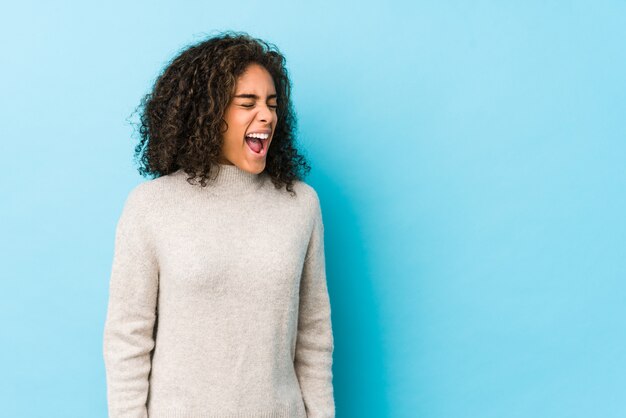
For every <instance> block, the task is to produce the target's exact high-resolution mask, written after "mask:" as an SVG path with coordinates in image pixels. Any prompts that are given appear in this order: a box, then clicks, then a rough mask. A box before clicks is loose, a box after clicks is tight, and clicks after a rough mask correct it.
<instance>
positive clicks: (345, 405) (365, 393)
mask: <svg viewBox="0 0 626 418" xmlns="http://www.w3.org/2000/svg"><path fill="white" fill-rule="evenodd" d="M316 176H319V177H320V180H321V182H320V184H323V187H316V190H317V191H318V194H319V196H320V201H321V204H322V216H323V219H324V245H325V254H326V274H327V281H328V289H329V293H330V302H331V316H332V323H333V336H334V338H335V352H334V359H333V360H334V365H333V372H334V390H335V404H336V415H337V417H361V418H365V417H376V418H384V417H388V416H389V405H388V399H387V392H386V388H387V382H386V377H387V373H386V369H385V364H384V359H385V356H384V350H383V344H382V335H381V334H382V332H381V331H382V330H381V329H380V323H381V322H380V320H379V312H378V306H379V304H378V303H377V302H376V299H375V295H374V290H373V288H372V278H371V276H370V268H369V263H368V259H367V251H366V249H365V248H364V245H363V242H364V241H363V239H362V238H363V237H362V236H361V231H360V230H359V225H358V219H359V215H358V213H357V212H356V208H355V207H354V205H353V203H352V202H351V201H350V199H349V197H348V196H346V194H345V193H344V190H343V189H342V185H341V184H339V183H337V181H336V179H332V178H328V177H327V176H326V174H325V173H322V172H319V171H316Z"/></svg>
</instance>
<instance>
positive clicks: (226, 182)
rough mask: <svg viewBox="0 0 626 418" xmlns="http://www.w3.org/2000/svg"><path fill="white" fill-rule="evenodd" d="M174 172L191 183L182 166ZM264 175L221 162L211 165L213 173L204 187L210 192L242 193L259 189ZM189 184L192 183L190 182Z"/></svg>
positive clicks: (197, 185) (198, 185)
mask: <svg viewBox="0 0 626 418" xmlns="http://www.w3.org/2000/svg"><path fill="white" fill-rule="evenodd" d="M218 169H219V171H218ZM173 174H174V175H176V176H178V177H182V178H183V179H184V180H185V182H186V183H187V184H189V183H188V182H187V181H186V179H187V177H189V175H188V174H187V173H185V171H184V170H183V169H182V168H181V169H178V170H177V171H175V172H174V173H173ZM263 175H264V172H261V174H254V173H250V172H248V171H245V170H242V169H241V168H239V167H237V166H236V165H232V164H221V163H219V164H217V167H215V166H214V167H211V173H210V174H209V176H208V178H207V179H206V186H205V187H204V188H202V189H205V190H206V191H207V192H208V193H212V194H219V195H226V194H227V195H237V194H242V193H246V192H249V191H253V190H256V189H258V188H259V187H260V185H261V183H262V181H263V178H262V177H263ZM194 182H195V183H197V184H195V185H194V186H196V187H198V188H200V187H201V186H200V182H199V180H198V179H196V180H194ZM189 186H191V185H190V184H189Z"/></svg>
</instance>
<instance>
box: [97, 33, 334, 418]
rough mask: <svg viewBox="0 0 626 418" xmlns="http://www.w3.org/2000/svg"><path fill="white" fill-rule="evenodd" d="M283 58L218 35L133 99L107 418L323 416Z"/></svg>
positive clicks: (311, 267) (317, 226) (318, 246)
mask: <svg viewBox="0 0 626 418" xmlns="http://www.w3.org/2000/svg"><path fill="white" fill-rule="evenodd" d="M290 88H291V83H290V80H289V77H288V73H287V70H286V68H285V58H284V57H283V56H282V54H281V53H280V52H279V51H278V50H277V49H276V47H275V46H273V45H271V44H268V43H266V42H264V41H262V40H259V39H255V38H252V37H250V36H249V35H247V34H245V33H236V32H230V31H229V32H224V33H221V34H219V35H216V36H213V37H211V38H209V39H206V40H204V41H202V42H200V43H197V44H195V45H193V46H191V47H189V48H187V49H186V50H184V51H183V52H182V53H180V54H179V55H178V56H177V57H176V58H174V59H173V60H172V61H171V62H170V63H169V64H168V65H167V66H166V68H165V70H164V71H163V73H162V74H161V75H160V76H159V77H158V79H157V81H156V83H155V85H154V88H153V90H152V91H151V92H150V93H149V94H148V95H146V97H145V98H144V100H143V101H142V109H143V111H142V113H141V123H140V130H139V131H140V135H141V140H140V143H139V144H138V146H137V148H136V155H137V156H138V157H139V161H140V165H141V167H140V173H141V174H143V175H145V174H150V175H151V176H153V177H154V178H152V179H150V180H148V181H145V182H143V183H140V184H139V185H138V186H136V187H135V188H134V189H132V190H131V191H130V193H129V195H128V197H127V199H126V202H125V204H124V208H123V210H122V213H121V215H120V218H119V220H118V222H117V227H116V234H115V250H114V257H113V265H112V271H111V277H110V286H109V303H108V310H107V317H106V323H105V327H104V336H103V350H104V351H103V353H104V361H105V367H106V376H107V397H108V408H109V416H110V417H112V418H116V417H120V418H121V417H129V418H130V417H133V418H141V417H144V418H145V417H150V418H159V417H177V418H185V417H189V418H191V417H215V418H220V417H239V418H244V417H246V418H247V417H259V418H260V417H277V418H278V417H289V418H305V417H308V418H311V417H316V418H317V417H319V418H321V417H334V415H335V405H334V399H333V385H332V377H333V375H332V354H333V335H332V326H331V315H330V303H329V295H328V290H327V283H326V273H325V259H324V225H323V221H322V212H321V207H320V201H319V198H318V195H317V193H316V191H315V190H314V189H313V188H312V187H311V186H310V185H308V184H307V183H305V182H304V181H303V180H302V175H303V173H306V172H308V171H309V170H310V167H309V166H308V164H307V162H306V160H305V159H304V157H302V156H301V155H300V154H299V153H298V151H297V150H296V147H295V134H294V132H295V124H296V119H295V114H294V111H293V108H292V102H291V97H290Z"/></svg>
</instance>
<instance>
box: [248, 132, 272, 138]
mask: <svg viewBox="0 0 626 418" xmlns="http://www.w3.org/2000/svg"><path fill="white" fill-rule="evenodd" d="M246 136H249V137H252V138H258V139H267V138H269V137H270V135H269V134H257V133H254V134H248V135H246Z"/></svg>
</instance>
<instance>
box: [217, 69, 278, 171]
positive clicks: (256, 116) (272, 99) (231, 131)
mask: <svg viewBox="0 0 626 418" xmlns="http://www.w3.org/2000/svg"><path fill="white" fill-rule="evenodd" d="M276 108H277V103H276V89H275V88H274V80H273V79H272V76H271V75H270V73H269V72H268V71H267V70H266V69H265V68H264V67H263V66H261V65H259V64H250V65H249V66H248V68H247V69H246V71H245V72H244V73H243V74H242V75H241V76H240V77H239V78H238V79H237V85H236V89H235V94H234V96H233V97H232V99H231V101H230V103H229V104H228V106H227V108H226V112H225V114H224V120H225V121H226V123H227V124H228V130H227V131H226V132H225V133H224V134H223V138H224V142H223V145H222V154H221V160H220V162H221V163H222V164H231V165H236V166H237V167H239V168H240V169H242V170H245V171H248V172H250V173H255V174H259V173H261V172H262V171H263V170H264V169H265V159H266V156H267V151H268V149H269V146H270V143H271V142H272V137H273V135H274V129H275V128H276V122H277V121H278V117H277V116H276ZM255 133H256V134H255ZM250 134H253V137H250ZM254 137H256V139H255V138H254Z"/></svg>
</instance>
